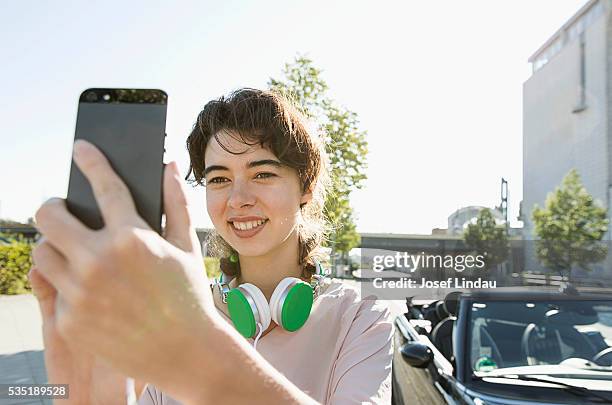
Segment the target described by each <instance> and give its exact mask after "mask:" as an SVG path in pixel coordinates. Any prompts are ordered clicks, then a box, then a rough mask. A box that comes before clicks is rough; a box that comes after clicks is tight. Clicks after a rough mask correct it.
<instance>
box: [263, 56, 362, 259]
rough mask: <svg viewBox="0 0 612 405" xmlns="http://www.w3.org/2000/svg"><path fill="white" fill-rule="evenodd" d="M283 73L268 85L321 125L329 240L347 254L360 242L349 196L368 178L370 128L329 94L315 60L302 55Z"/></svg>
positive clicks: (333, 245) (287, 65) (332, 245)
mask: <svg viewBox="0 0 612 405" xmlns="http://www.w3.org/2000/svg"><path fill="white" fill-rule="evenodd" d="M283 75H284V77H283V78H282V79H281V80H276V79H274V78H271V79H270V81H269V83H268V86H269V87H270V88H271V89H273V90H276V91H279V92H281V93H283V94H285V95H287V96H288V97H289V98H291V99H292V100H293V101H294V102H295V103H296V104H297V105H298V107H299V108H301V109H302V111H303V112H304V113H305V114H306V116H308V117H309V118H310V119H311V120H313V121H314V122H316V123H317V124H318V125H319V129H320V130H321V133H322V136H323V141H324V142H325V148H326V151H327V153H328V155H329V157H330V175H331V181H332V186H331V190H330V192H329V193H328V197H327V199H326V201H325V212H326V215H327V219H328V220H329V221H330V223H331V224H332V232H331V234H330V238H329V239H330V242H331V247H332V248H333V249H334V250H335V251H338V252H342V253H344V254H346V253H347V252H349V251H350V250H351V249H352V248H353V247H356V246H358V245H359V243H360V238H359V234H358V233H357V231H356V227H355V223H354V215H353V210H352V208H351V206H350V199H349V197H350V193H351V191H353V190H355V189H360V188H361V187H362V186H363V182H364V181H365V180H366V174H365V172H366V170H365V169H366V167H367V162H366V157H367V153H368V147H367V142H366V131H363V130H361V129H360V128H359V120H358V117H357V114H356V113H354V112H353V111H350V110H348V109H346V108H344V107H341V106H339V105H337V104H336V103H335V102H334V101H333V100H332V99H331V98H330V97H329V95H328V86H327V83H326V82H325V81H324V80H323V78H322V77H321V70H320V69H318V68H316V67H315V66H314V64H313V62H312V60H310V59H308V58H306V57H303V56H298V57H297V58H296V59H295V60H294V61H293V62H292V63H287V64H286V65H285V69H284V71H283Z"/></svg>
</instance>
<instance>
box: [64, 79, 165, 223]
mask: <svg viewBox="0 0 612 405" xmlns="http://www.w3.org/2000/svg"><path fill="white" fill-rule="evenodd" d="M167 104H168V95H167V94H166V93H165V92H164V91H162V90H145V89H87V90H85V91H84V92H83V93H81V96H80V97H79V108H78V113H77V122H76V131H75V136H74V139H75V140H76V139H84V140H86V141H89V142H91V143H92V144H94V145H95V146H97V147H98V148H99V149H100V150H101V151H102V153H104V155H105V156H106V157H107V158H108V160H109V162H110V164H111V166H112V167H113V169H114V170H115V172H116V173H117V174H118V175H119V176H120V177H121V178H122V179H123V181H124V182H125V184H126V185H127V187H128V188H129V190H130V192H131V194H132V198H133V199H134V202H135V204H136V209H137V210H138V213H139V214H140V216H141V217H142V218H143V219H144V220H145V221H146V222H147V223H148V224H149V226H150V227H151V228H152V229H153V230H155V231H157V232H158V233H160V234H161V222H162V210H163V200H162V177H163V170H164V163H163V159H164V141H165V135H166V130H165V128H166V109H167ZM66 204H67V207H68V210H69V211H70V212H71V213H72V214H73V215H75V216H76V217H77V218H79V219H80V220H81V221H82V222H83V223H84V224H85V225H87V226H89V227H90V228H92V229H100V228H102V227H104V220H103V218H102V215H101V213H100V210H99V208H98V204H97V203H96V200H95V198H94V195H93V191H92V189H91V186H90V184H89V182H88V181H87V179H86V178H85V176H84V175H83V173H82V172H81V171H80V170H79V168H78V167H77V165H76V164H75V163H74V160H73V161H72V165H71V168H70V180H69V183H68V195H67V197H66Z"/></svg>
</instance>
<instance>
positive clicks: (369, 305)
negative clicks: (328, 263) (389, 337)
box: [317, 279, 393, 324]
mask: <svg viewBox="0 0 612 405" xmlns="http://www.w3.org/2000/svg"><path fill="white" fill-rule="evenodd" d="M317 299H320V300H321V304H324V302H325V303H326V304H330V303H331V302H334V304H335V305H333V307H335V309H336V310H337V311H342V313H343V315H344V316H343V318H345V319H346V318H350V319H346V320H349V321H352V320H353V319H356V318H360V319H362V320H363V321H365V322H366V323H367V322H368V321H370V322H371V323H380V322H384V323H391V324H392V323H393V321H392V319H391V311H390V309H389V305H388V304H387V302H386V301H381V300H377V299H376V297H374V296H366V297H362V294H361V289H360V288H359V283H357V282H354V281H352V280H349V281H347V280H341V279H329V280H325V282H324V285H323V286H322V288H321V292H320V293H319V296H318V298H317Z"/></svg>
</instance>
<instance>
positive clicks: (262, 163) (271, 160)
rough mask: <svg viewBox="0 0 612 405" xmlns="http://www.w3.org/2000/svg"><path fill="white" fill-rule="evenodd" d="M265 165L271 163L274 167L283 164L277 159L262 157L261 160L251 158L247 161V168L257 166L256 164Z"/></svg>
mask: <svg viewBox="0 0 612 405" xmlns="http://www.w3.org/2000/svg"><path fill="white" fill-rule="evenodd" d="M265 165H271V166H274V167H282V166H283V164H282V163H281V162H279V161H278V160H274V159H262V160H253V161H251V162H249V163H247V168H249V169H252V168H253V167H257V166H265Z"/></svg>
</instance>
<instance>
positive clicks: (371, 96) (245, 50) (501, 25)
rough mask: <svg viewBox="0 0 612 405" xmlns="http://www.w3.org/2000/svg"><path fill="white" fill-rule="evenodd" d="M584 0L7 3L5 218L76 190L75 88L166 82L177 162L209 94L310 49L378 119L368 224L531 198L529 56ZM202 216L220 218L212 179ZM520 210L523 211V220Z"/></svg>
mask: <svg viewBox="0 0 612 405" xmlns="http://www.w3.org/2000/svg"><path fill="white" fill-rule="evenodd" d="M585 3H586V0H535V1H534V0H517V1H513V2H508V1H502V0H478V1H477V0H472V1H416V0H404V1H395V2H390V1H376V2H374V1H329V0H309V1H291V2H287V1H280V0H278V1H249V2H247V1H224V2H220V1H215V2H212V1H151V0H148V1H140V0H139V1H104V2H88V1H76V0H75V1H61V2H50V1H48V2H45V1H32V0H20V1H12V2H2V5H1V6H0V43H1V46H0V60H2V69H1V70H0V77H1V78H2V81H1V83H2V91H3V97H2V108H1V109H0V122H1V123H2V130H1V131H0V156H1V159H0V217H2V218H11V219H16V220H26V219H27V218H28V217H30V216H33V214H34V212H35V211H36V208H37V207H38V206H39V205H40V203H41V202H42V201H44V200H45V199H46V198H48V197H51V196H62V197H64V196H65V194H66V190H67V184H68V172H69V167H70V153H71V149H72V140H73V137H74V126H75V118H76V110H77V98H78V95H79V94H80V93H81V91H82V90H84V89H85V88H89V87H133V88H161V89H163V90H165V91H166V92H167V93H168V95H169V106H168V121H167V133H168V138H167V146H166V149H167V160H168V161H170V160H177V161H178V162H179V166H180V167H181V169H182V170H183V171H184V172H185V171H186V169H187V167H188V155H187V152H186V149H185V146H184V142H185V139H186V136H187V135H188V133H189V131H190V129H191V127H192V125H193V123H194V121H195V117H196V115H197V113H198V112H199V111H200V109H201V108H202V107H203V106H204V104H205V103H206V102H207V101H209V100H211V99H213V98H216V97H218V96H220V95H222V94H225V93H227V92H229V91H231V90H233V89H236V88H239V87H243V86H249V87H258V88H263V87H265V85H266V83H267V81H268V79H269V78H270V77H271V76H272V77H279V76H280V75H281V70H282V68H283V65H284V64H285V62H288V61H291V60H292V59H293V58H294V57H295V56H296V55H297V54H304V55H307V56H309V57H310V58H311V59H313V60H314V62H315V64H316V65H317V66H318V67H319V68H321V69H323V71H324V73H323V77H324V79H325V80H326V81H327V82H328V84H329V86H330V89H331V95H332V97H334V98H335V99H336V100H337V101H338V102H339V103H340V104H342V105H344V106H345V107H347V108H349V109H351V110H353V111H355V112H356V113H357V114H358V115H359V118H360V120H361V126H362V128H363V129H365V130H367V131H368V142H369V148H370V155H369V167H368V172H367V173H368V180H367V182H366V186H365V187H364V189H363V190H359V191H357V192H355V193H354V195H353V196H352V198H351V201H352V205H353V207H354V209H355V211H356V215H357V229H358V230H359V231H360V232H396V233H425V234H429V233H430V232H431V229H432V228H435V227H443V228H445V227H446V224H447V217H448V215H450V214H451V213H452V212H453V211H455V210H456V209H458V208H460V207H463V206H467V205H484V206H490V207H493V206H495V205H497V204H499V198H500V197H499V188H500V184H499V183H500V178H501V177H502V176H503V177H505V178H506V179H507V180H508V181H509V198H510V213H509V216H510V217H512V218H513V219H514V218H515V217H516V216H517V215H518V205H519V202H520V200H521V196H522V84H523V82H524V81H525V80H527V78H528V77H529V75H530V73H531V68H530V66H529V64H528V63H527V58H528V57H529V56H530V55H531V54H532V53H533V52H534V51H535V50H536V49H537V48H538V47H539V46H540V45H541V44H542V43H543V42H544V41H546V39H548V37H550V36H551V35H552V34H553V33H554V32H555V31H556V30H557V29H558V28H559V27H560V26H561V25H562V24H563V23H564V22H565V21H566V20H567V19H568V18H569V17H571V16H572V15H573V14H574V12H576V11H577V10H578V9H579V8H580V7H581V6H582V5H583V4H585ZM190 198H191V199H192V202H193V205H194V217H195V220H196V225H197V226H200V227H210V226H211V223H210V220H209V219H208V215H207V213H206V207H205V200H204V198H205V194H204V190H203V189H193V190H191V191H190ZM515 223H516V222H515Z"/></svg>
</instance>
